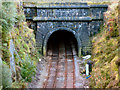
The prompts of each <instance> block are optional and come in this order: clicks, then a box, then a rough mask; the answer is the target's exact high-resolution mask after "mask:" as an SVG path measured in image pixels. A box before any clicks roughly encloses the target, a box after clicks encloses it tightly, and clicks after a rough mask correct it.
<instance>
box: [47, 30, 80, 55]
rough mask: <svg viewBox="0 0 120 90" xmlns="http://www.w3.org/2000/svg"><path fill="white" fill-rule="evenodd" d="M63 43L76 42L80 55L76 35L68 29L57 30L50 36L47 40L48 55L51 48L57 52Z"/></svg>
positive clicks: (76, 48)
mask: <svg viewBox="0 0 120 90" xmlns="http://www.w3.org/2000/svg"><path fill="white" fill-rule="evenodd" d="M61 43H64V44H65V45H66V44H68V43H70V44H74V46H75V50H76V54H77V55H78V44H77V40H76V38H75V36H74V35H73V33H71V32H69V31H66V30H59V31H56V32H54V33H53V34H52V35H51V36H50V38H49V39H48V42H47V52H46V53H47V54H46V55H49V54H48V52H49V51H50V50H51V48H52V50H53V54H54V53H57V51H58V48H59V45H60V44H61Z"/></svg>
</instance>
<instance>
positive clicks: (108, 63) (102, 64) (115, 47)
mask: <svg viewBox="0 0 120 90" xmlns="http://www.w3.org/2000/svg"><path fill="white" fill-rule="evenodd" d="M118 9H119V7H118V3H114V4H111V5H110V6H109V8H108V11H107V12H106V13H105V23H104V25H103V26H102V27H101V32H100V33H99V34H97V35H96V36H94V37H93V40H92V42H93V51H92V60H93V61H94V62H95V63H94V65H93V69H92V73H91V75H92V77H91V79H90V80H91V82H90V86H91V87H93V88H120V78H119V74H118V63H120V58H119V56H118V51H119V49H120V47H119V46H120V44H119V40H120V37H119V24H118V15H119V12H118Z"/></svg>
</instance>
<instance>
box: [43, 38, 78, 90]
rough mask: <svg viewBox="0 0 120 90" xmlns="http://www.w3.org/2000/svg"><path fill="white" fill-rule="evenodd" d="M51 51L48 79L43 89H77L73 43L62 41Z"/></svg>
mask: <svg viewBox="0 0 120 90" xmlns="http://www.w3.org/2000/svg"><path fill="white" fill-rule="evenodd" d="M49 49H50V50H49V54H48V56H49V57H50V59H49V65H48V67H49V68H48V77H47V78H46V80H45V82H44V84H43V88H75V80H76V79H75V65H74V52H73V43H72V42H70V41H66V40H65V41H62V40H60V41H59V42H58V43H54V44H52V45H51V46H50V47H49Z"/></svg>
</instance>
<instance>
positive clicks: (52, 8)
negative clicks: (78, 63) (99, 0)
mask: <svg viewBox="0 0 120 90" xmlns="http://www.w3.org/2000/svg"><path fill="white" fill-rule="evenodd" d="M106 10H107V5H87V3H83V4H82V3H79V4H78V3H73V4H72V3H71V4H69V5H68V4H63V5H59V4H56V5H53V4H46V5H40V6H25V7H24V12H25V15H26V19H27V21H29V22H31V23H30V27H31V28H33V29H34V30H35V34H36V41H37V43H36V45H37V47H38V48H39V50H40V52H42V53H43V54H44V55H45V53H46V45H47V40H48V38H49V36H50V35H52V33H54V31H57V30H60V29H64V30H68V31H70V32H72V33H73V34H74V36H75V38H76V40H77V41H78V52H79V56H80V55H81V53H82V54H83V55H86V54H90V48H91V43H90V40H89V37H90V36H92V35H94V34H96V33H97V32H98V31H99V29H100V25H101V24H102V23H103V19H104V17H103V13H104V12H105V11H106Z"/></svg>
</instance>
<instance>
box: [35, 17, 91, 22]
mask: <svg viewBox="0 0 120 90" xmlns="http://www.w3.org/2000/svg"><path fill="white" fill-rule="evenodd" d="M91 20H92V19H91V17H57V18H55V17H33V21H91Z"/></svg>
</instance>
